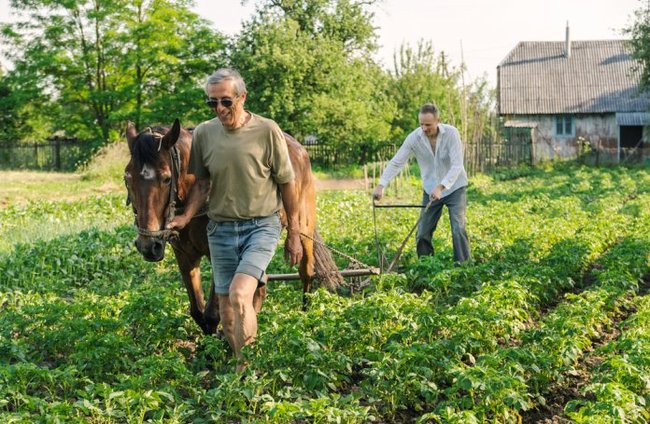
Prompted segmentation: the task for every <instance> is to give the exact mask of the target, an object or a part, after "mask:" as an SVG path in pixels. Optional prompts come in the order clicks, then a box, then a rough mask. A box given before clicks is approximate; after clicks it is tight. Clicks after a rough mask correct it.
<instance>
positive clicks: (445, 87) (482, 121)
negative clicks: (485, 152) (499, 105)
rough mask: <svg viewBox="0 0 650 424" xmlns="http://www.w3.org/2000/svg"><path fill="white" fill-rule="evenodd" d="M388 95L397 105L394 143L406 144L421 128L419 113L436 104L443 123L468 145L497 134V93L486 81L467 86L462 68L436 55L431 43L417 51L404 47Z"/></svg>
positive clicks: (419, 45) (395, 58)
mask: <svg viewBox="0 0 650 424" xmlns="http://www.w3.org/2000/svg"><path fill="white" fill-rule="evenodd" d="M393 62H394V63H393V70H392V71H391V72H390V76H391V82H390V84H389V89H388V93H389V96H390V97H391V98H394V99H395V100H396V102H397V112H396V113H395V115H394V118H393V120H392V122H391V136H392V139H393V140H402V139H404V138H405V137H406V135H408V134H409V133H410V132H411V131H413V129H415V128H416V127H417V126H418V125H419V122H418V110H419V108H420V106H422V105H423V104H424V103H427V102H433V103H435V104H436V105H437V106H438V107H439V109H440V112H441V120H442V122H445V123H449V124H451V125H454V126H455V127H456V128H458V130H459V132H460V134H461V137H462V138H463V140H464V141H469V140H468V139H473V140H476V139H479V138H481V137H483V136H485V135H488V134H493V133H494V130H493V125H492V121H493V119H492V117H493V113H492V105H493V104H494V101H493V97H494V93H493V92H492V91H491V90H490V89H489V87H488V84H487V82H486V81H485V80H477V81H474V82H471V83H469V84H465V83H464V82H463V78H462V76H463V71H464V69H463V68H462V66H463V65H462V64H461V66H460V67H456V66H453V65H452V64H451V63H450V62H449V60H448V59H447V57H446V55H445V53H444V52H440V53H436V52H435V50H434V48H433V44H432V42H431V41H425V40H420V41H419V42H418V43H417V45H416V46H415V47H412V46H410V45H409V44H403V45H402V46H401V47H400V49H399V51H397V52H395V54H394V55H393Z"/></svg>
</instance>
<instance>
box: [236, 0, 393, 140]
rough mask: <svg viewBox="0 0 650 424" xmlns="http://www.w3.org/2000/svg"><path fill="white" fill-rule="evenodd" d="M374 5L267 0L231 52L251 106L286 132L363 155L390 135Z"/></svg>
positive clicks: (339, 0)
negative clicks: (378, 60) (377, 53)
mask: <svg viewBox="0 0 650 424" xmlns="http://www.w3.org/2000/svg"><path fill="white" fill-rule="evenodd" d="M372 3H374V2H353V1H348V0H295V1H292V0H274V1H266V2H262V3H261V4H260V5H259V6H258V10H257V13H256V15H255V16H254V17H253V19H251V21H249V22H247V23H246V24H245V26H244V29H243V31H242V33H241V34H240V36H239V37H238V39H237V40H236V41H235V43H234V44H233V46H232V49H231V54H230V61H231V64H232V66H233V67H236V68H238V69H239V70H240V71H241V73H242V75H243V76H244V78H245V80H246V82H247V85H248V89H249V92H250V94H249V97H248V107H249V108H250V109H251V110H253V111H258V112H260V113H263V114H267V115H269V116H270V117H272V118H273V119H275V120H276V121H277V122H278V123H279V124H280V126H281V127H282V128H283V129H284V130H286V131H287V132H289V133H291V134H293V135H294V136H297V137H298V138H301V139H304V138H305V137H307V136H315V137H316V138H317V139H318V142H319V143H324V144H328V145H331V146H335V147H336V148H337V149H339V150H341V151H342V150H348V149H350V148H352V149H353V150H354V149H356V150H358V151H361V150H363V149H367V148H368V146H371V145H374V144H376V143H378V142H379V141H384V140H386V139H387V138H388V136H389V128H390V125H389V122H390V116H391V115H392V113H393V111H394V106H393V103H392V102H391V101H390V100H389V99H388V98H387V96H386V84H387V78H386V75H385V73H384V72H383V71H382V70H381V69H380V68H379V67H378V66H377V65H376V64H375V63H374V61H373V60H372V59H371V55H372V53H373V52H374V49H375V48H376V47H375V38H376V35H375V33H374V29H373V27H372V24H371V22H372V14H371V13H370V12H369V11H367V10H366V7H368V6H369V5H371V4H372Z"/></svg>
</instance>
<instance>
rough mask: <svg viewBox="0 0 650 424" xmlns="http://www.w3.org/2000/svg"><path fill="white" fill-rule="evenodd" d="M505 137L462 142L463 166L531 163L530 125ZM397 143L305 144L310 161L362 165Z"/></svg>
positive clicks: (477, 168)
mask: <svg viewBox="0 0 650 424" xmlns="http://www.w3.org/2000/svg"><path fill="white" fill-rule="evenodd" d="M510 130H511V131H506V132H504V136H505V137H501V138H498V139H494V138H484V139H480V140H472V141H469V142H466V143H465V145H464V148H465V149H464V156H465V157H464V160H465V169H466V171H467V173H468V174H469V175H474V174H476V173H481V172H490V171H492V170H494V169H496V168H501V167H509V166H515V165H520V164H533V161H534V144H533V140H532V138H531V132H530V129H527V128H516V129H515V128H513V129H510ZM399 147H400V144H398V143H382V144H379V145H378V146H376V147H373V148H372V149H370V148H368V149H364V148H363V147H362V148H355V149H352V148H349V149H344V150H340V149H339V150H337V149H335V148H334V147H332V146H327V145H306V146H305V148H306V149H307V152H308V153H309V157H310V159H311V162H312V163H313V164H316V165H320V166H325V167H330V168H337V167H339V166H345V165H354V164H357V165H364V164H366V163H372V162H385V161H388V160H390V159H391V158H392V157H393V155H395V153H396V152H397V149H399Z"/></svg>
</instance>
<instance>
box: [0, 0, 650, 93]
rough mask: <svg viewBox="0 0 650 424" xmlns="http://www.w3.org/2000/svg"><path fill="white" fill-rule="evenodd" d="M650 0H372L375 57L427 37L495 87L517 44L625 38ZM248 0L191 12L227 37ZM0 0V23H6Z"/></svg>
mask: <svg viewBox="0 0 650 424" xmlns="http://www.w3.org/2000/svg"><path fill="white" fill-rule="evenodd" d="M649 1H650V0H379V2H378V4H377V5H376V6H375V8H374V9H373V11H374V12H375V20H374V24H375V26H376V27H377V34H378V35H379V39H378V43H379V45H380V48H379V51H378V53H377V55H376V59H377V60H378V61H379V62H381V63H382V64H383V65H384V67H386V68H387V69H392V63H393V59H392V58H393V54H394V52H395V51H396V50H398V49H399V47H400V46H401V45H402V44H405V43H408V44H409V45H411V46H413V47H415V46H416V45H417V42H418V41H419V40H425V41H431V42H432V44H433V48H434V50H435V51H436V52H437V53H440V52H442V51H444V52H445V55H446V56H447V57H448V58H449V60H450V61H451V64H452V65H455V66H459V65H460V64H461V63H463V62H464V63H465V66H466V69H467V71H466V73H465V80H466V81H473V80H475V79H477V78H479V77H485V78H486V79H487V80H488V82H489V83H490V84H491V85H492V86H495V85H496V67H497V65H498V64H499V62H500V61H501V60H503V59H504V58H505V56H506V55H507V54H508V52H509V51H510V50H511V49H513V48H514V47H515V46H516V44H517V43H518V42H519V41H564V39H565V34H566V26H567V22H568V24H569V27H570V31H569V32H570V38H571V39H572V40H610V39H620V38H625V36H624V35H623V34H622V29H623V28H625V27H628V26H629V25H630V24H631V23H632V22H633V13H634V11H635V10H637V9H639V8H641V7H643V6H644V5H646V4H647V3H648V2H649ZM254 4H255V1H254V0H247V1H246V4H245V5H244V6H242V4H241V1H240V0H195V7H194V10H195V11H196V12H197V13H198V14H199V15H200V16H202V17H203V18H205V19H207V20H209V21H211V22H212V23H213V24H214V26H215V28H216V29H218V30H219V31H221V32H223V33H225V34H227V35H235V34H237V33H238V32H239V31H240V29H241V24H242V22H244V21H247V20H248V19H249V18H250V17H251V15H252V14H253V13H254V10H255V7H254ZM8 5H9V0H0V21H4V22H6V21H8V20H10V19H11V18H10V16H9V13H8V8H9V7H8Z"/></svg>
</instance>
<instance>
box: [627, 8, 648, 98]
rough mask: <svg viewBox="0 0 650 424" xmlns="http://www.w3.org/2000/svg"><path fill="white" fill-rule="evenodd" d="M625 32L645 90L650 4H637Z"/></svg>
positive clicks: (646, 86)
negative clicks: (638, 64)
mask: <svg viewBox="0 0 650 424" xmlns="http://www.w3.org/2000/svg"><path fill="white" fill-rule="evenodd" d="M625 33H626V34H627V35H629V36H630V38H631V40H630V45H631V47H632V57H634V58H635V59H636V60H637V61H638V62H639V63H640V66H639V71H640V77H641V78H640V79H641V86H642V87H643V88H644V89H645V90H646V91H647V90H649V89H650V47H648V46H650V5H648V4H647V3H646V4H645V5H644V4H642V5H640V6H639V8H638V9H637V10H636V11H635V12H634V21H633V22H632V23H631V24H630V26H629V27H628V28H626V30H625Z"/></svg>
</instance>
